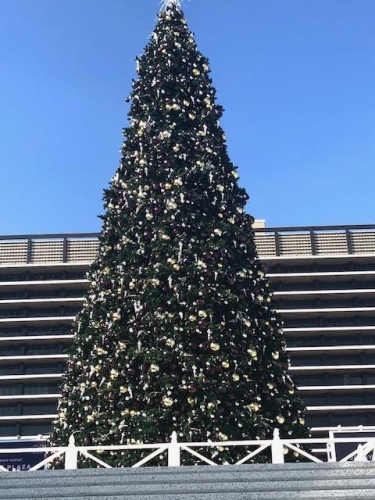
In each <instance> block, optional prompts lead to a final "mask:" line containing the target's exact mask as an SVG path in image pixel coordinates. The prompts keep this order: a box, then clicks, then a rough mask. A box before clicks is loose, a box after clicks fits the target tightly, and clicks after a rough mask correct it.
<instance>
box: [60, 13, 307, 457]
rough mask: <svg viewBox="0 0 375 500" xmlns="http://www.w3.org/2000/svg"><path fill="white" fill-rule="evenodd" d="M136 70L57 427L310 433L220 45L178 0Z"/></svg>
mask: <svg viewBox="0 0 375 500" xmlns="http://www.w3.org/2000/svg"><path fill="white" fill-rule="evenodd" d="M138 73H139V79H138V80H137V81H136V82H134V83H133V91H132V94H131V98H130V99H131V110H130V113H129V116H130V121H131V123H130V126H129V127H128V128H126V129H125V130H124V136H125V141H124V144H123V147H122V157H121V162H120V166H119V167H118V169H117V172H116V174H115V176H114V178H113V179H112V181H111V184H110V187H109V188H108V189H107V190H106V191H105V196H104V198H105V209H106V212H105V215H104V216H103V229H102V233H101V236H100V249H99V256H98V258H97V259H96V261H95V262H94V264H93V265H92V267H91V270H90V272H89V280H90V288H89V292H88V293H87V296H86V300H85V304H84V307H83V310H82V312H81V313H80V314H79V315H78V317H77V320H76V322H75V341H74V345H73V347H72V349H71V355H70V359H69V362H68V369H67V372H66V375H65V378H64V383H63V387H62V398H61V400H60V403H59V417H58V420H57V421H56V422H55V423H54V427H53V432H52V435H51V436H52V437H51V440H52V443H55V444H61V443H66V442H67V439H68V437H69V435H70V434H71V433H72V432H73V431H78V432H77V439H78V440H79V441H80V442H81V443H83V444H90V443H92V442H93V443H95V444H96V443H101V444H110V443H117V444H120V443H124V444H126V443H133V442H138V441H139V442H144V443H154V442H165V441H169V439H170V435H171V433H172V431H174V430H176V431H177V433H178V439H179V440H180V441H207V440H219V441H222V440H227V439H236V440H240V439H254V438H260V439H261V438H270V437H271V436H272V431H273V429H274V427H279V428H280V430H281V434H282V436H285V437H290V436H293V437H306V436H307V435H308V430H307V429H306V427H305V424H304V420H303V405H302V404H301V402H300V401H299V400H298V399H297V398H296V396H295V394H294V390H295V387H294V383H293V381H292V379H291V377H290V375H289V373H288V358H287V354H286V352H285V341H284V336H283V332H282V329H281V323H280V319H279V318H278V316H277V314H276V313H275V312H274V310H273V306H272V294H271V291H270V288H269V284H268V280H267V278H266V276H265V271H264V269H263V267H262V265H261V263H260V262H259V260H258V258H257V254H256V249H255V245H254V239H253V232H252V227H251V224H252V222H253V219H252V217H251V216H249V215H247V214H245V212H244V206H245V204H246V200H247V195H246V193H245V191H244V190H243V189H241V188H240V187H239V186H238V183H237V178H238V175H237V172H236V168H235V167H234V165H233V164H232V163H231V161H230V159H229V157H228V154H227V147H226V142H225V136H224V133H223V130H222V129H221V127H220V125H219V119H220V117H221V115H222V108H221V107H220V106H218V105H217V104H216V98H215V89H214V88H213V87H212V82H211V79H210V76H209V66H208V61H207V59H206V58H205V57H203V56H202V55H201V54H200V53H199V51H198V50H197V47H196V43H195V41H194V37H193V35H192V34H191V33H190V32H189V30H188V28H187V25H186V21H185V18H184V16H183V13H182V12H181V10H180V9H179V7H178V6H177V5H172V6H170V7H168V8H167V9H166V10H165V11H163V12H162V13H161V14H160V15H159V20H158V23H157V26H156V28H155V31H154V33H153V35H152V38H151V41H150V43H149V44H148V45H147V47H146V49H145V51H144V54H143V55H142V56H141V57H140V58H139V59H138ZM208 453H209V455H210V456H213V453H214V451H213V450H211V451H209V452H208ZM237 453H238V452H231V454H230V455H232V456H231V457H229V455H228V457H227V458H228V459H229V458H231V460H232V461H233V460H235V459H236V458H237V455H236V454H237ZM241 456H242V455H239V456H238V457H239V458H240V457H241ZM225 459H226V457H225V454H224V458H223V460H225ZM115 463H116V464H118V465H120V464H121V463H124V464H127V463H128V462H127V459H125V458H123V459H121V457H120V458H118V459H115Z"/></svg>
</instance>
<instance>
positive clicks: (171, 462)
mask: <svg viewBox="0 0 375 500" xmlns="http://www.w3.org/2000/svg"><path fill="white" fill-rule="evenodd" d="M180 465H181V462H180V445H179V444H178V442H177V432H176V431H174V432H173V433H172V436H171V442H170V445H169V446H168V467H180Z"/></svg>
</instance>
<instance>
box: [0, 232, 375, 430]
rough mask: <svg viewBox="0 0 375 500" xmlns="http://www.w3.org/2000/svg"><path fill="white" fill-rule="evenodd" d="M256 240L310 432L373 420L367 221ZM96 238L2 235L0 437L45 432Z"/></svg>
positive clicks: (374, 333) (374, 241) (373, 240)
mask: <svg viewBox="0 0 375 500" xmlns="http://www.w3.org/2000/svg"><path fill="white" fill-rule="evenodd" d="M258 226H260V227H257V228H256V230H255V237H256V242H257V246H258V252H259V255H260V257H261V259H262V260H263V261H264V262H265V263H266V264H267V265H268V267H269V270H268V275H269V277H270V279H271V282H272V285H273V289H274V296H275V301H276V307H277V309H278V310H279V311H280V313H281V314H282V316H283V318H284V322H285V329H284V331H285V335H286V338H287V342H288V350H289V353H290V356H291V360H292V368H291V370H292V372H293V374H294V377H295V380H296V382H297V385H298V387H299V389H300V391H301V392H300V394H301V397H303V398H304V399H305V402H306V404H307V408H308V417H307V418H308V423H309V424H310V425H311V426H312V427H313V431H314V433H315V434H318V433H325V432H326V431H328V430H329V429H331V428H333V427H336V426H337V425H342V426H358V425H362V426H364V428H366V427H369V426H374V425H375V225H374V226H355V227H354V226H350V227H349V226H348V227H342V226H337V227H315V228H314V227H309V228H307V227H302V228H278V229H268V228H265V227H262V224H258ZM97 245H98V243H97V235H95V234H79V235H43V236H6V237H0V438H1V439H4V438H7V439H8V438H9V439H10V438H13V439H14V438H16V437H17V436H21V437H22V438H26V437H27V438H32V437H36V436H37V435H40V434H47V433H48V431H49V428H50V423H51V421H52V420H53V418H54V417H55V415H56V402H57V398H58V396H59V383H60V380H61V374H62V371H63V370H64V365H65V361H66V357H67V355H66V354H65V350H66V348H67V347H68V346H69V344H70V343H71V341H72V334H71V324H72V321H73V319H74V316H75V314H76V313H77V311H78V310H79V309H80V307H81V305H82V299H83V294H84V292H85V290H86V287H87V282H86V279H85V272H86V271H87V269H88V266H89V263H90V262H91V261H92V260H93V258H94V256H95V253H96V251H97Z"/></svg>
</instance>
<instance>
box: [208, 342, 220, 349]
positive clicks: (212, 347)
mask: <svg viewBox="0 0 375 500" xmlns="http://www.w3.org/2000/svg"><path fill="white" fill-rule="evenodd" d="M210 348H211V350H212V351H219V350H220V344H218V343H216V342H211V344H210Z"/></svg>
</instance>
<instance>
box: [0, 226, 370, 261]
mask: <svg viewBox="0 0 375 500" xmlns="http://www.w3.org/2000/svg"><path fill="white" fill-rule="evenodd" d="M254 233H255V241H256V245H257V248H258V253H259V256H260V257H263V258H264V257H281V256H285V257H287V256H292V255H293V256H309V255H310V256H316V255H320V256H323V255H325V256H327V255H333V256H334V255H361V254H375V224H364V225H351V226H302V227H278V228H266V227H260V228H254ZM98 236H99V235H98V233H76V234H40V235H11V236H0V265H9V264H38V263H73V262H82V263H89V262H92V260H93V259H94V258H95V256H96V254H97V251H98Z"/></svg>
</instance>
